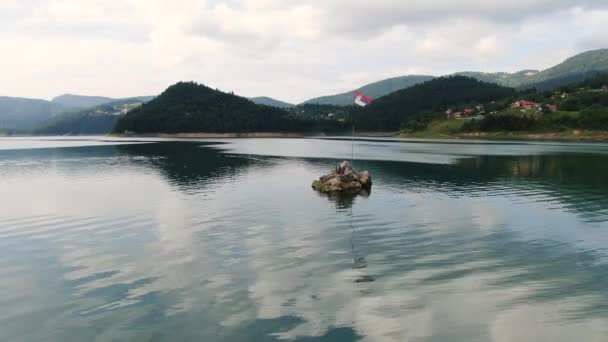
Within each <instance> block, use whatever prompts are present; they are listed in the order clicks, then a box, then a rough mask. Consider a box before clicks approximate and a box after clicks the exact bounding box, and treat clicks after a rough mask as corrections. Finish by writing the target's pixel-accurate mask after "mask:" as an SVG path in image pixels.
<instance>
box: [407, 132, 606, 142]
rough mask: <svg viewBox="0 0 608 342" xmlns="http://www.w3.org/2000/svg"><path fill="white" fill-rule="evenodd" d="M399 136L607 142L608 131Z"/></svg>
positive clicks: (418, 133) (415, 134) (410, 136)
mask: <svg viewBox="0 0 608 342" xmlns="http://www.w3.org/2000/svg"><path fill="white" fill-rule="evenodd" d="M397 137H399V138H420V139H454V140H458V139H479V140H525V141H580V142H608V131H586V130H573V131H566V132H469V133H452V134H448V133H428V132H414V133H399V134H398V135H397Z"/></svg>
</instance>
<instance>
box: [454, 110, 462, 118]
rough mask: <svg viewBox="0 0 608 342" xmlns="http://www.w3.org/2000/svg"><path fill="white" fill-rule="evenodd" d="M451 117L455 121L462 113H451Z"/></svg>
mask: <svg viewBox="0 0 608 342" xmlns="http://www.w3.org/2000/svg"><path fill="white" fill-rule="evenodd" d="M452 117H454V118H456V119H460V118H461V117H462V112H456V113H452Z"/></svg>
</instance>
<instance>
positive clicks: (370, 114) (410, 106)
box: [354, 76, 515, 131]
mask: <svg viewBox="0 0 608 342" xmlns="http://www.w3.org/2000/svg"><path fill="white" fill-rule="evenodd" d="M514 93H515V90H514V89H512V88H506V87H502V86H499V85H497V84H492V83H485V82H481V81H478V80H476V79H473V78H469V77H464V76H450V77H441V78H436V79H433V80H431V81H428V82H424V83H422V84H418V85H415V86H413V87H410V88H407V89H403V90H400V91H397V92H394V93H392V94H389V95H387V96H384V97H381V98H379V99H377V100H376V101H374V102H373V103H372V104H371V105H370V106H368V107H365V108H363V109H358V110H356V111H355V112H354V114H355V121H356V125H357V127H359V129H366V130H377V131H397V130H399V129H400V128H402V127H405V126H407V125H410V121H417V120H421V121H425V120H427V119H428V118H429V117H432V116H433V115H436V114H438V115H441V116H442V117H443V116H444V115H445V114H443V112H444V111H445V110H446V109H448V108H449V107H451V106H458V105H471V106H472V105H475V104H484V103H489V102H492V101H498V100H500V99H503V98H506V97H509V96H512V95H513V94H514Z"/></svg>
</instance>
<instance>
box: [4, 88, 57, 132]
mask: <svg viewBox="0 0 608 342" xmlns="http://www.w3.org/2000/svg"><path fill="white" fill-rule="evenodd" d="M63 110H65V108H64V107H63V106H60V105H58V104H53V103H51V102H49V101H46V100H37V99H26V98H19V97H8V96H0V130H2V131H17V132H24V131H29V130H31V129H33V128H35V127H36V126H38V125H39V124H40V123H41V122H44V121H45V120H48V119H49V118H50V117H52V116H53V115H55V114H57V113H59V112H61V111H63Z"/></svg>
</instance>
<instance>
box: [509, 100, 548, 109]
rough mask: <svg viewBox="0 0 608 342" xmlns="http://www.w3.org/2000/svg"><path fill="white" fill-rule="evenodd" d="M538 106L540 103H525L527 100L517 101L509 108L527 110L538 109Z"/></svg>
mask: <svg viewBox="0 0 608 342" xmlns="http://www.w3.org/2000/svg"><path fill="white" fill-rule="evenodd" d="M540 106H541V104H540V103H537V102H534V101H527V100H519V101H515V102H513V103H512V104H511V107H514V108H527V109H532V108H538V107H540Z"/></svg>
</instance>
